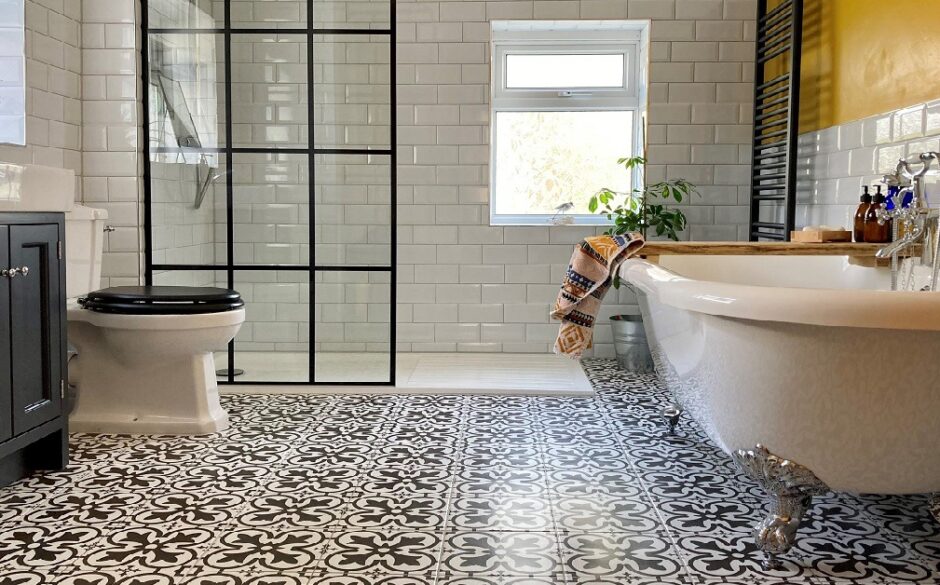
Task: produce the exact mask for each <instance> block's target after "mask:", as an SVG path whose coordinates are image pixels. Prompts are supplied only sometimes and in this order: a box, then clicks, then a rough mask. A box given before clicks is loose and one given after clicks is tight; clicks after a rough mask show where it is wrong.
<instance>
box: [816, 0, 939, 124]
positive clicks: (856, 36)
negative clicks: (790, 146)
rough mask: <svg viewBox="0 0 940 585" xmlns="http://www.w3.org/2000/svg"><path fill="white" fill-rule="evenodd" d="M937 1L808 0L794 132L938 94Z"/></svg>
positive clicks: (889, 108) (895, 106)
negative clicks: (797, 124) (798, 109)
mask: <svg viewBox="0 0 940 585" xmlns="http://www.w3.org/2000/svg"><path fill="white" fill-rule="evenodd" d="M937 4H940V2H937V1H936V0H806V2H805V8H804V18H803V22H804V31H803V61H802V64H803V74H802V82H801V83H802V90H801V92H800V131H801V132H808V131H811V130H817V129H821V128H828V127H830V126H835V125H838V124H844V123H845V122H851V121H853V120H859V119H861V118H866V117H868V116H873V115H876V114H880V113H882V112H888V111H892V110H896V109H899V108H903V107H905V106H910V105H914V104H917V103H921V102H925V101H929V100H933V99H940V6H938V5H937Z"/></svg>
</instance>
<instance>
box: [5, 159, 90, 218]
mask: <svg viewBox="0 0 940 585" xmlns="http://www.w3.org/2000/svg"><path fill="white" fill-rule="evenodd" d="M74 205H75V173H74V172H73V171H71V170H69V169H59V168H55V167H45V166H42V165H23V164H18V163H6V162H0V211H61V212H66V211H71V210H72V207H73V206H74Z"/></svg>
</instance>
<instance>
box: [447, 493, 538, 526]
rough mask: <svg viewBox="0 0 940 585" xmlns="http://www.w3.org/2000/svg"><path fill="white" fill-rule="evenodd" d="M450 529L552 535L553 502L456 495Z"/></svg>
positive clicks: (529, 497) (452, 502) (520, 498)
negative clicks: (544, 533) (550, 533)
mask: <svg viewBox="0 0 940 585" xmlns="http://www.w3.org/2000/svg"><path fill="white" fill-rule="evenodd" d="M447 528H448V529H450V530H484V531H510V532H513V531H516V532H551V531H554V530H555V524H554V521H553V518H552V508H551V503H550V501H549V499H548V498H546V497H542V496H507V497H500V498H492V497H473V496H456V497H454V498H453V499H452V500H451V506H450V515H449V517H448V519H447Z"/></svg>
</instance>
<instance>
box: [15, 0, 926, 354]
mask: <svg viewBox="0 0 940 585" xmlns="http://www.w3.org/2000/svg"><path fill="white" fill-rule="evenodd" d="M165 4H166V5H167V6H171V5H172V3H165ZM197 4H198V7H199V8H201V12H199V11H190V12H187V13H186V14H178V13H171V12H170V9H166V10H167V12H166V13H165V14H164V20H165V21H166V22H164V23H162V24H159V23H156V24H155V25H160V26H198V27H211V26H215V22H216V19H217V17H218V13H219V5H220V3H219V2H209V1H208V0H201V1H200V2H198V3H197ZM302 6H303V3H298V2H289V1H279V2H269V1H265V2H262V1H249V0H238V1H236V2H234V4H233V18H234V19H235V20H237V21H238V22H237V23H236V24H239V25H244V26H275V27H277V28H283V29H285V32H284V33H283V34H281V35H279V36H278V37H277V38H276V39H274V38H272V39H262V38H260V36H258V35H255V36H253V37H252V38H248V37H245V38H243V39H242V38H237V39H233V40H234V41H235V42H234V43H233V57H234V58H235V61H236V63H235V65H236V67H237V68H238V69H239V72H238V76H237V77H235V80H236V81H238V82H239V83H237V84H236V87H237V88H236V89H235V90H234V92H235V93H233V96H232V101H233V109H234V108H239V116H238V117H237V120H238V124H237V125H236V128H235V131H234V134H235V136H234V137H233V138H235V140H236V142H238V143H239V144H245V145H247V144H261V145H271V144H278V145H306V143H307V140H308V137H307V136H306V126H307V120H306V113H307V110H306V103H305V101H304V100H305V99H306V98H305V95H304V93H305V92H303V91H301V88H302V85H303V83H305V81H306V80H305V74H306V71H305V67H303V64H304V60H305V59H306V51H305V47H304V44H303V43H304V41H303V39H302V38H300V37H296V36H292V35H291V33H290V31H289V30H287V29H290V28H296V27H298V26H302V25H303V23H304V22H305V21H304V18H305V11H304V10H303V8H302ZM316 9H317V11H322V12H318V13H317V18H318V21H319V22H318V25H320V26H327V25H329V26H333V27H355V28H382V27H386V26H388V23H387V22H386V19H387V16H386V15H387V3H385V2H369V1H354V0H350V1H348V2H318V3H317V6H316ZM755 13H756V2H755V0H539V1H527V0H523V1H512V2H504V1H474V0H460V1H453V2H427V1H420V2H409V1H406V0H400V1H399V2H398V22H397V24H396V26H397V36H398V64H397V73H398V84H399V86H398V88H397V89H398V109H397V119H398V123H399V139H398V145H397V148H398V154H399V163H400V167H399V173H398V175H399V193H398V196H399V207H398V220H399V221H398V227H397V229H398V237H399V244H400V245H399V266H398V281H399V282H398V292H399V306H398V314H399V317H398V320H399V323H398V349H399V350H401V351H503V352H531V351H534V352H544V351H549V350H550V347H551V342H552V337H553V335H554V331H555V325H554V324H553V323H552V322H551V321H550V319H549V317H548V311H549V308H550V305H551V303H552V301H553V299H554V297H555V294H556V292H557V289H558V285H559V284H560V281H561V277H562V275H563V272H564V269H565V266H566V264H567V261H568V258H569V255H570V252H571V249H572V247H573V246H574V244H575V243H576V242H577V241H578V239H580V238H581V237H584V236H585V235H590V234H592V233H595V230H591V229H580V228H570V227H557V228H556V227H552V228H547V227H491V226H489V225H488V217H489V210H488V207H487V205H488V177H489V169H488V168H487V164H488V163H487V161H488V158H489V155H488V148H489V146H488V142H489V126H488V124H489V97H488V96H489V76H490V68H489V43H488V41H489V30H490V26H489V21H490V20H493V19H618V18H638V19H647V18H648V19H652V28H651V40H652V46H651V51H650V52H651V61H652V62H651V64H650V87H649V96H650V102H651V108H650V112H649V120H648V124H649V126H648V140H649V144H650V151H649V159H650V165H649V169H648V177H649V179H650V180H659V179H662V178H665V177H667V176H668V177H671V178H677V177H685V178H687V179H689V180H692V181H693V182H696V183H697V184H699V185H700V188H701V192H702V197H701V198H698V199H695V200H693V201H691V202H690V203H689V204H688V205H685V206H683V209H684V210H685V211H686V213H687V214H688V215H689V217H690V219H691V225H690V229H689V230H688V232H687V233H686V234H684V235H685V237H690V238H695V239H729V240H734V239H739V238H743V237H744V236H745V235H746V226H745V223H746V216H747V202H748V197H747V174H748V172H747V171H748V165H749V159H748V145H749V131H750V118H751V108H752V105H751V99H752V79H751V78H752V66H751V61H752V59H753V50H752V47H753V38H754V28H755V26H754V17H755ZM210 15H212V16H210ZM80 21H81V22H82V23H83V24H82V26H81V31H79V30H78V23H79V22H80ZM69 22H71V23H72V24H71V25H69ZM139 23H140V14H139V5H138V3H137V2H136V0H82V2H78V1H77V0H75V1H73V0H67V1H64V2H63V1H62V0H57V1H55V0H27V28H28V29H29V31H30V32H29V36H28V38H29V43H30V50H29V52H28V59H29V62H28V65H27V78H28V83H29V91H30V98H29V100H28V102H29V108H30V109H29V116H30V128H32V129H33V130H32V131H31V132H29V137H28V139H29V140H30V145H29V146H28V147H27V148H26V149H13V150H10V149H8V148H5V147H0V156H2V157H3V158H6V159H8V160H23V161H24V162H37V163H43V164H53V165H57V166H65V167H69V168H74V169H75V170H76V172H77V173H78V174H79V175H83V178H82V188H83V199H84V201H85V202H86V204H89V205H94V206H100V207H105V208H107V209H108V211H109V212H110V213H111V218H112V219H111V220H110V221H109V223H111V224H112V225H113V226H115V228H116V230H115V231H114V232H111V233H110V234H109V236H108V244H107V246H108V248H107V255H106V261H105V262H106V263H105V276H104V279H103V283H102V284H103V285H109V284H123V283H129V282H138V281H139V279H140V275H141V268H140V266H141V261H142V257H143V254H142V244H141V229H142V212H143V210H142V208H141V199H142V190H141V188H140V185H139V181H140V177H141V163H142V160H141V159H140V157H139V156H138V154H137V152H139V146H138V145H139V142H140V138H141V135H140V132H139V130H138V125H139V123H140V120H141V119H142V116H141V113H140V106H139V101H140V96H141V94H142V92H141V88H140V86H139V83H138V76H139V71H140V67H139V63H138V53H137V51H138V50H139V47H140V42H141V40H140V32H139ZM324 23H326V24H324ZM82 37H84V40H83V42H80V41H79V39H80V38H82ZM36 39H39V42H38V43H36V42H35V41H36ZM372 41H374V39H372V38H371V37H363V38H362V39H360V38H349V37H343V39H335V38H332V37H323V38H318V39H317V43H318V46H320V48H321V49H323V51H319V52H318V53H317V54H318V55H322V56H323V58H324V61H323V63H322V65H320V64H318V65H317V67H316V68H315V71H316V73H315V75H316V77H315V80H316V81H317V84H318V91H317V93H316V94H315V100H316V103H315V106H316V107H315V108H314V113H315V118H314V132H315V133H316V136H317V139H318V141H320V140H321V139H322V140H326V141H330V142H334V143H335V144H336V145H338V146H383V145H385V144H387V142H388V140H389V136H388V134H387V131H385V129H384V128H382V125H383V124H386V123H387V122H388V121H389V119H390V117H391V115H390V111H389V107H388V101H387V98H385V101H383V100H382V97H383V96H387V95H388V94H387V92H388V82H389V80H388V78H387V74H385V73H383V72H384V71H387V66H386V65H385V64H386V63H387V62H388V51H387V47H386V48H385V49H384V50H383V49H382V48H381V45H380V44H377V43H375V42H372ZM367 42H368V44H367ZM321 43H322V46H321ZM79 47H82V48H81V49H79ZM217 58H218V57H217ZM242 69H243V70H242ZM79 79H80V80H81V88H80V87H79ZM82 99H84V104H83V103H82V101H81V100H82ZM901 124H902V127H901V130H900V131H901V132H906V133H909V132H912V131H913V130H912V122H910V121H907V122H901ZM863 130H864V131H863V136H862V139H865V137H866V136H867V135H868V134H867V132H869V130H868V129H863ZM878 131H881V132H884V131H885V130H883V129H879V130H878ZM887 132H889V133H893V132H894V128H893V126H890V127H889V128H888V129H887ZM79 135H83V139H82V140H79V138H78V137H79ZM53 137H55V139H54V140H53ZM83 150H84V162H83V161H82V152H83ZM246 156H247V155H246ZM255 156H258V157H261V156H263V155H255ZM873 156H874V154H873ZM334 158H335V157H334ZM360 159H361V160H355V161H337V160H330V161H317V165H318V171H317V172H318V173H319V174H318V183H319V186H318V189H317V193H316V194H315V197H316V200H317V202H318V204H319V205H321V207H322V209H321V210H320V213H318V220H319V221H318V225H317V226H315V237H316V242H315V244H316V246H317V253H318V256H319V258H320V259H321V261H324V262H336V263H339V262H356V263H362V264H370V263H380V262H383V261H386V259H387V254H388V250H387V247H388V246H387V242H388V241H389V231H388V230H389V228H388V226H387V224H383V222H382V219H384V217H385V214H386V212H387V208H388V203H389V193H388V188H387V176H388V175H387V173H388V172H389V168H388V164H387V160H382V157H378V156H371V157H369V158H368V159H366V158H365V157H360ZM163 162H165V163H172V161H163ZM217 164H218V165H219V168H217V169H215V172H218V171H219V170H224V168H226V165H228V164H232V166H233V168H234V169H235V170H236V175H235V177H234V178H235V182H236V185H237V188H236V192H237V194H236V209H234V210H233V212H234V213H235V216H236V235H235V237H236V241H235V242H234V244H235V246H236V253H237V254H240V255H244V257H245V258H246V259H247V260H248V261H250V262H260V261H264V262H273V261H282V260H285V259H286V260H288V261H294V260H297V261H299V262H306V254H307V252H306V248H305V247H304V244H307V242H306V240H305V239H304V238H305V237H306V233H307V232H306V229H305V228H306V225H305V221H306V218H307V217H309V214H308V213H307V211H306V209H305V205H306V202H305V201H303V196H304V193H305V189H306V181H307V177H306V164H304V163H299V162H296V161H293V160H287V159H286V157H285V156H283V155H282V156H279V157H277V158H276V159H275V160H262V161H255V162H253V163H252V164H250V165H246V168H245V169H244V170H239V167H240V166H241V165H240V164H239V161H225V160H219V161H217ZM194 167H195V165H193V164H190V165H179V164H165V165H155V167H154V195H155V203H158V205H155V206H154V209H153V211H154V218H155V222H154V225H155V227H156V228H157V229H155V240H154V242H155V249H156V250H157V253H158V254H159V255H160V257H163V258H166V259H167V261H186V262H197V261H199V262H201V261H208V260H213V259H214V260H216V261H218V260H219V259H220V256H219V248H220V247H222V248H224V246H225V239H224V233H220V232H224V229H223V228H221V227H220V226H221V225H222V222H221V218H222V217H223V216H224V213H225V210H224V207H223V206H222V202H223V199H224V198H222V197H221V196H220V191H219V189H220V183H221V184H224V180H223V181H219V182H217V183H216V184H215V185H214V186H213V187H211V188H210V189H209V194H208V196H207V198H206V201H205V202H204V204H203V206H202V207H201V208H200V209H199V210H194V209H193V208H192V198H193V197H194V196H195V183H196V182H197V177H196V169H195V168H194ZM331 167H332V168H331ZM324 178H327V179H329V180H328V181H324V180H323V179H324ZM589 195H590V194H588V193H585V194H584V196H589ZM249 201H250V202H249ZM157 218H160V221H161V222H162V223H160V222H158V221H157ZM210 234H211V235H210ZM383 244H384V245H383ZM326 276H333V275H330V274H328V275H326ZM353 276H357V277H366V278H371V279H380V278H382V277H383V276H384V275H381V274H377V273H372V274H367V273H363V274H357V275H353ZM297 277H298V274H296V273H290V272H288V271H278V272H276V273H273V274H269V273H261V272H251V273H249V274H245V275H242V276H239V277H238V284H239V285H240V286H242V287H243V288H244V289H245V290H243V291H242V292H243V293H245V294H246V295H248V296H250V297H252V298H258V299H261V298H264V299H267V298H268V297H267V296H266V295H268V294H272V295H274V293H275V292H279V293H280V292H283V293H285V295H284V296H285V298H286V297H290V299H295V300H292V301H288V302H285V304H284V305H283V307H282V305H281V304H279V303H278V302H277V301H276V300H275V301H272V303H254V304H253V305H254V308H253V309H249V312H250V313H253V314H252V315H250V321H249V323H248V324H247V326H246V328H245V330H244V332H243V334H242V335H241V336H240V341H243V342H245V343H252V344H258V345H257V346H254V347H258V348H262V347H264V348H271V347H273V348H296V349H301V350H302V349H303V348H304V347H305V346H304V345H303V340H304V339H305V333H304V331H305V330H304V328H305V327H308V324H307V323H306V322H305V321H303V320H296V319H295V320H294V321H293V322H292V325H286V326H285V325H284V323H285V322H288V323H290V319H294V317H291V315H293V316H295V317H296V316H300V315H302V314H303V313H304V311H303V310H301V309H299V308H298V307H297V306H298V305H302V304H303V302H305V299H306V298H307V296H306V293H305V289H304V287H305V286H307V285H306V284H305V283H303V282H299V281H296V278H297ZM164 280H165V281H167V282H181V283H191V284H200V283H203V284H204V283H209V282H217V283H222V282H224V278H222V277H221V275H217V274H212V273H211V272H208V271H193V272H192V273H174V274H172V275H161V281H164ZM326 284H330V285H341V286H346V287H349V286H355V287H358V288H349V289H346V290H347V291H348V292H344V293H343V294H336V295H335V299H336V300H337V301H338V300H340V299H341V300H342V302H341V303H340V302H336V303H332V302H331V303H330V304H331V305H335V306H332V307H330V308H329V309H328V310H327V308H326V304H324V306H323V307H316V308H315V314H316V315H317V318H318V319H321V320H322V321H323V322H324V323H325V322H326V319H327V318H328V317H327V314H328V313H329V314H330V317H329V318H338V316H342V317H343V318H344V319H346V318H348V320H347V321H346V324H347V325H348V327H343V328H342V331H343V336H342V338H340V337H338V331H339V329H340V328H338V327H333V329H332V330H331V331H330V332H329V335H330V337H329V338H328V339H327V338H324V339H319V340H317V341H318V343H321V342H322V343H323V346H322V348H321V349H322V350H324V351H325V350H327V349H328V348H335V349H349V348H361V347H366V348H371V349H381V348H382V343H383V342H380V341H378V339H380V338H382V334H383V331H386V330H385V329H383V327H388V324H387V323H384V322H383V321H382V318H385V319H387V315H388V307H387V306H382V303H379V302H372V301H370V300H369V297H366V300H365V301H362V300H359V299H360V297H358V296H356V295H357V294H358V293H357V292H353V291H357V290H360V289H361V288H363V287H366V286H367V287H368V288H369V290H379V289H381V288H382V286H384V287H387V286H388V283H384V284H383V283H382V282H381V281H376V282H372V281H367V282H358V281H357V282H329V281H327V282H325V283H324V285H323V286H325V285H326ZM258 287H262V289H261V290H260V291H259V290H256V289H257V288H258ZM306 292H309V291H306ZM272 298H273V299H277V298H278V297H276V296H275V297H272ZM325 298H330V297H328V296H325V297H324V300H323V302H324V303H326V301H325ZM383 298H385V299H386V301H385V302H386V303H387V296H386V297H383ZM264 305H270V306H264ZM632 305H633V299H632V297H631V296H630V294H629V293H628V292H626V291H624V290H621V291H619V292H617V293H614V294H613V295H612V296H611V298H610V299H609V301H608V302H607V303H606V305H605V307H604V311H603V313H602V315H601V322H603V321H605V320H606V318H607V317H609V316H610V315H611V314H614V313H617V312H619V311H623V310H629V309H630V308H631V306H632ZM295 309H296V310H295ZM383 316H385V317H383ZM363 318H364V319H365V321H362V320H361V319H363ZM258 326H260V327H258ZM256 327H257V328H258V329H257V331H258V336H257V337H256V336H255V329H256ZM326 333H327V332H326V330H325V331H324V334H326ZM596 341H597V345H596V350H595V351H596V353H597V354H599V355H610V354H611V353H612V343H611V337H610V330H609V328H608V327H607V326H606V325H602V326H600V327H599V328H598V331H597V337H596ZM294 344H297V345H294Z"/></svg>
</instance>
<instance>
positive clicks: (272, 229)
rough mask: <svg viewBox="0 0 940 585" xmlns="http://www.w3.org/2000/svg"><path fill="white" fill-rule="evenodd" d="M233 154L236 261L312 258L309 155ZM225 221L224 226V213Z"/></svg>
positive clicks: (276, 261) (286, 261) (305, 260)
mask: <svg viewBox="0 0 940 585" xmlns="http://www.w3.org/2000/svg"><path fill="white" fill-rule="evenodd" d="M233 158H234V161H235V175H234V177H233V183H234V190H233V201H234V216H235V226H234V234H235V236H234V238H235V246H234V248H235V264H239V265H244V264H264V265H272V264H277V265H282V264H284V265H287V264H293V265H307V264H309V262H310V245H309V244H310V219H309V218H310V206H309V202H310V188H309V183H308V174H309V169H308V168H307V155H305V154H236V155H234V157H233ZM220 227H221V228H224V227H225V218H224V217H223V218H222V221H221V224H220Z"/></svg>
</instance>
